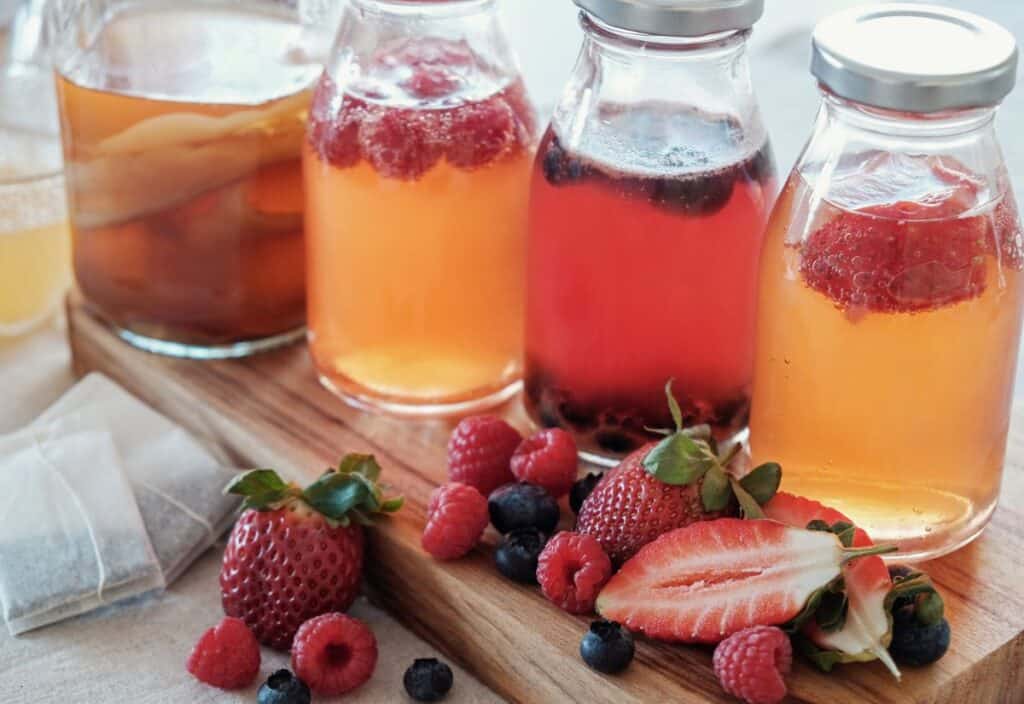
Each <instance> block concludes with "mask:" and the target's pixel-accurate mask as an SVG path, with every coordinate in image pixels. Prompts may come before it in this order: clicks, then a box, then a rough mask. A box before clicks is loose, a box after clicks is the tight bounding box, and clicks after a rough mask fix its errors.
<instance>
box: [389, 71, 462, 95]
mask: <svg viewBox="0 0 1024 704" xmlns="http://www.w3.org/2000/svg"><path fill="white" fill-rule="evenodd" d="M402 87H403V88H405V90H406V91H407V92H408V93H409V94H410V95H412V96H415V97H417V98H440V97H442V96H445V95H449V94H451V93H454V92H455V90H456V89H457V88H458V87H459V77H458V76H456V75H455V74H453V73H452V72H451V71H448V70H447V69H445V68H443V67H439V66H424V67H422V68H417V69H416V70H414V71H413V74H412V76H410V77H409V78H407V79H406V80H404V81H402Z"/></svg>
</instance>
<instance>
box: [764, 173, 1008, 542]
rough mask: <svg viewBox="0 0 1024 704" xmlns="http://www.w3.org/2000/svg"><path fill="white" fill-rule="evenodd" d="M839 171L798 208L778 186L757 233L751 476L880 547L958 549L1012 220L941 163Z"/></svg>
mask: <svg viewBox="0 0 1024 704" xmlns="http://www.w3.org/2000/svg"><path fill="white" fill-rule="evenodd" d="M852 164H853V162H852V161H851V164H850V165H849V166H850V168H848V169H843V168H842V167H840V171H839V173H838V174H837V175H835V176H833V183H834V184H836V185H835V186H834V189H835V193H836V195H835V196H833V197H834V198H835V200H833V201H831V202H829V201H826V202H823V203H821V204H820V205H819V206H818V207H817V208H814V209H810V208H808V207H807V205H806V204H807V203H808V201H809V200H810V196H809V193H808V189H809V186H808V183H807V181H806V180H805V179H804V177H803V176H802V175H801V174H796V175H794V177H793V179H792V180H791V182H790V183H789V185H788V186H787V188H786V190H785V192H784V194H783V196H782V199H781V200H780V203H779V207H778V210H777V211H776V213H775V215H774V218H773V220H772V223H771V225H770V227H769V230H768V239H767V242H766V249H765V258H764V265H763V266H764V268H763V271H762V279H761V280H762V287H761V317H760V330H759V338H758V344H759V352H758V367H757V374H756V379H757V382H756V384H755V397H756V399H757V400H756V402H755V406H754V415H753V418H752V433H753V436H752V442H753V450H754V455H755V459H754V461H755V462H758V461H760V460H762V459H764V458H768V457H771V458H773V459H774V460H777V461H779V462H781V463H782V464H783V466H784V467H785V475H784V477H785V478H784V486H785V488H786V489H787V490H788V491H791V492H795V493H797V494H802V495H807V496H814V497H816V498H820V499H821V500H822V501H824V502H826V503H829V504H834V505H836V506H837V507H838V508H840V510H843V511H846V512H848V513H850V514H851V515H852V516H855V517H856V518H855V520H856V521H857V522H858V525H862V526H863V527H864V528H865V529H866V530H868V532H869V533H870V534H871V535H872V536H873V537H874V538H875V539H876V540H878V541H880V542H889V541H907V539H908V536H913V535H916V534H918V533H919V532H922V533H924V534H923V535H922V536H921V538H920V539H919V540H920V541H922V542H924V543H928V542H931V541H932V540H934V539H943V538H944V537H946V536H948V535H949V534H952V535H961V534H962V533H963V532H964V531H967V530H970V529H971V528H972V527H973V525H974V523H975V522H976V521H978V520H983V519H984V518H985V517H986V515H985V513H986V512H987V511H988V510H990V509H991V508H992V507H993V506H994V503H995V499H996V497H997V495H998V492H999V481H1000V476H1001V472H1002V464H1003V457H1004V454H1005V450H1006V435H1007V429H1008V424H1009V408H1010V403H1011V399H1012V394H1013V379H1014V373H1015V369H1016V360H1017V340H1018V337H1019V335H1020V327H1021V319H1020V314H1021V304H1022V301H1024V298H1022V296H1024V291H1022V288H1021V265H1022V261H1024V260H1022V250H1021V240H1020V230H1019V226H1018V221H1017V210H1016V206H1015V205H1014V202H1013V196H1012V195H1011V194H1010V193H1008V192H1007V193H991V192H988V191H986V190H984V189H983V188H982V186H981V183H980V181H978V180H977V179H976V178H974V177H972V175H971V174H970V173H969V172H966V171H964V170H963V167H962V166H959V165H958V164H956V163H955V162H954V161H951V160H946V159H942V158H939V157H920V158H913V157H902V156H892V155H887V154H876V155H873V156H868V157H866V158H864V159H863V160H858V163H857V166H855V167H854V166H853V165H852ZM837 181H839V182H841V185H840V184H837ZM840 188H841V189H843V190H839V189H840ZM871 200H873V201H875V202H874V203H873V204H870V205H868V204H867V202H868V201H871ZM801 231H807V232H808V233H809V236H807V237H806V238H805V239H803V240H802V241H795V240H794V239H793V235H794V234H796V233H799V232H801ZM922 529H923V530H922ZM918 545H919V543H918V541H912V542H910V543H909V546H908V547H909V549H910V550H913V549H915V548H917V547H918Z"/></svg>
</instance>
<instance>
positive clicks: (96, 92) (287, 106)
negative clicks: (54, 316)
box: [58, 5, 315, 347]
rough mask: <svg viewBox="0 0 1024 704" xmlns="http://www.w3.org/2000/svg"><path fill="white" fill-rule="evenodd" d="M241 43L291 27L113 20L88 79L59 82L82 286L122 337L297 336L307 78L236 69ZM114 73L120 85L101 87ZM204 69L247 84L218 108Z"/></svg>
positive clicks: (218, 17) (261, 66) (231, 14)
mask: <svg viewBox="0 0 1024 704" xmlns="http://www.w3.org/2000/svg"><path fill="white" fill-rule="evenodd" d="M156 27H159V28H160V30H159V31H156ZM250 30H251V31H252V32H253V33H254V35H253V36H254V37H256V38H255V39H253V41H256V42H259V41H264V40H268V41H269V39H268V38H279V37H282V36H286V35H287V34H288V33H291V32H293V31H294V30H295V25H291V24H288V23H287V22H285V21H283V20H280V19H278V18H275V17H273V16H270V15H265V14H260V13H258V12H256V11H252V12H249V11H247V10H240V9H237V8H232V7H229V6H227V5H225V6H224V7H221V8H218V7H216V6H213V5H211V6H210V7H209V8H207V9H201V8H200V9H196V8H192V9H190V10H187V11H186V10H179V9H176V8H174V7H171V6H167V7H163V6H155V9H153V10H145V11H139V12H136V13H134V14H127V15H125V16H124V17H121V16H117V17H115V19H114V20H113V21H112V22H111V24H109V25H108V26H107V27H106V28H105V29H104V30H103V32H102V33H101V35H100V37H99V39H97V44H96V46H95V47H93V48H92V51H93V55H92V58H91V59H90V60H92V61H93V62H94V64H96V65H95V66H92V67H91V68H89V69H88V70H86V69H83V70H82V71H81V75H80V76H79V75H78V74H75V75H70V76H68V75H64V76H60V77H59V80H58V93H59V100H60V107H61V114H62V120H63V127H64V130H63V132H64V143H65V144H64V147H65V160H66V164H67V188H68V195H69V205H70V218H71V223H72V228H73V237H74V248H73V251H74V269H75V275H76V279H77V281H78V285H79V287H80V288H81V290H82V292H83V294H84V295H85V297H86V299H87V300H88V301H89V303H90V304H91V305H92V306H93V307H94V308H96V309H97V310H98V311H99V312H100V313H101V314H102V315H103V316H104V317H106V318H107V319H109V320H110V321H111V322H113V323H114V324H115V325H116V326H118V327H120V328H122V329H124V330H128V331H131V332H133V333H135V334H138V335H142V336H145V337H148V338H155V339H159V340H166V341H173V342H176V343H182V344H184V345H194V346H199V347H202V346H217V345H226V344H230V343H236V342H241V341H250V340H260V339H263V338H270V337H273V336H275V335H279V334H281V333H286V332H289V331H293V330H295V329H296V328H301V326H302V324H303V322H304V318H305V252H304V240H303V208H304V195H303V187H302V167H301V153H300V151H301V143H302V139H303V135H304V132H305V119H306V115H307V112H308V106H309V101H310V95H311V93H310V83H311V82H312V80H313V79H314V78H315V73H314V74H310V73H309V70H308V69H301V68H299V69H292V68H288V67H285V68H282V69H281V70H280V71H279V72H278V73H273V72H272V71H271V70H270V69H269V68H268V67H267V64H268V63H270V64H273V65H275V66H276V65H277V64H275V63H273V62H274V61H276V59H269V58H267V59H261V58H260V57H259V56H258V54H257V53H254V52H250V53H249V54H248V56H249V58H248V59H247V61H246V62H245V63H244V64H239V63H238V62H237V61H235V62H234V63H232V60H233V59H237V56H234V54H232V51H235V50H233V49H231V48H230V47H231V46H232V44H231V42H232V40H231V37H232V36H236V37H237V36H238V32H239V31H243V32H249V31H250ZM179 35H180V36H179ZM165 36H166V37H168V40H167V41H168V43H167V45H166V46H165V45H164V44H163V43H161V41H160V40H159V38H160V37H165ZM171 40H173V41H177V42H179V44H177V45H174V46H172V45H171V44H170V43H169V42H170V41H171ZM153 42H156V43H157V46H155V47H152V48H151V49H147V43H149V44H152V43H153ZM240 50H241V49H240ZM268 51H269V50H268ZM147 52H148V53H147ZM115 59H116V61H117V62H119V63H117V64H116V67H115V68H117V71H120V72H121V73H117V72H114V73H111V74H110V75H105V74H103V71H105V70H107V69H109V68H110V64H113V63H114V62H115ZM211 66H212V67H213V69H212V70H213V71H215V72H217V73H218V74H220V73H223V72H225V71H229V70H230V67H231V66H236V69H237V68H238V66H242V67H243V68H244V69H245V70H242V71H240V72H239V73H238V75H237V76H235V77H234V78H230V77H229V79H228V81H227V83H226V85H228V86H230V89H231V90H230V91H228V92H224V91H221V88H219V87H218V86H216V85H214V84H213V82H212V81H213V80H214V79H212V78H210V77H209V75H210V70H211V69H210V67H211ZM110 70H111V71H113V69H110ZM303 70H304V71H305V73H304V74H303ZM133 71H134V73H133ZM260 71H264V72H266V73H265V75H264V77H263V79H259V76H258V75H256V73H257V72H260ZM122 74H123V75H122ZM125 76H127V78H126V77H125ZM254 76H255V77H254ZM303 76H305V79H304V80H303ZM259 80H263V84H260V83H259ZM218 91H221V92H218ZM267 96H269V97H267ZM250 98H251V99H252V102H250Z"/></svg>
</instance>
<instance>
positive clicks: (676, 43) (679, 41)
mask: <svg viewBox="0 0 1024 704" xmlns="http://www.w3.org/2000/svg"><path fill="white" fill-rule="evenodd" d="M579 21H580V26H581V27H582V29H583V33H584V36H585V38H586V42H587V43H588V44H592V45H593V46H594V47H597V48H599V49H600V50H602V51H606V52H608V53H609V54H616V53H622V54H636V53H643V54H644V55H646V56H651V57H652V58H653V59H655V60H657V59H662V60H668V61H670V60H672V59H676V60H684V59H685V60H688V61H700V60H702V59H704V60H707V61H719V60H721V59H722V58H723V57H728V56H729V55H730V54H742V53H743V52H744V50H745V49H746V40H747V37H748V36H750V30H749V29H746V30H730V31H726V32H716V33H714V34H705V35H700V36H696V37H672V36H664V35H655V34H642V33H640V32H633V31H630V30H627V29H621V28H619V27H613V26H612V25H609V24H606V23H604V22H602V21H601V20H600V19H598V18H597V17H595V16H594V15H591V14H590V13H588V12H585V11H584V12H580V16H579Z"/></svg>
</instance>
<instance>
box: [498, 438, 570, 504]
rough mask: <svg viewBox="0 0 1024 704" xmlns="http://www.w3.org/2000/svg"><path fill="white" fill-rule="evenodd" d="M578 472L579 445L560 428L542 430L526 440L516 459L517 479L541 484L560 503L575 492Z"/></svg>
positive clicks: (514, 469) (515, 472)
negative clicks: (560, 498)
mask: <svg viewBox="0 0 1024 704" xmlns="http://www.w3.org/2000/svg"><path fill="white" fill-rule="evenodd" d="M576 469H577V459H576V441H575V440H573V439H572V435H570V434H569V433H567V432H565V431H564V430H562V429H560V428H551V429H549V430H542V431H541V432H539V433H537V434H536V435H533V436H532V437H529V438H527V439H526V440H523V442H522V443H521V444H520V445H519V447H518V448H516V451H515V454H514V455H512V474H514V475H515V476H516V479H518V480H519V481H521V482H529V483H530V484H538V485H540V486H542V487H544V488H545V489H547V490H548V493H550V494H551V495H552V496H554V497H555V498H556V499H557V498H559V497H562V496H565V495H566V494H568V493H569V490H570V489H572V485H573V484H574V483H575V482H576Z"/></svg>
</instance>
